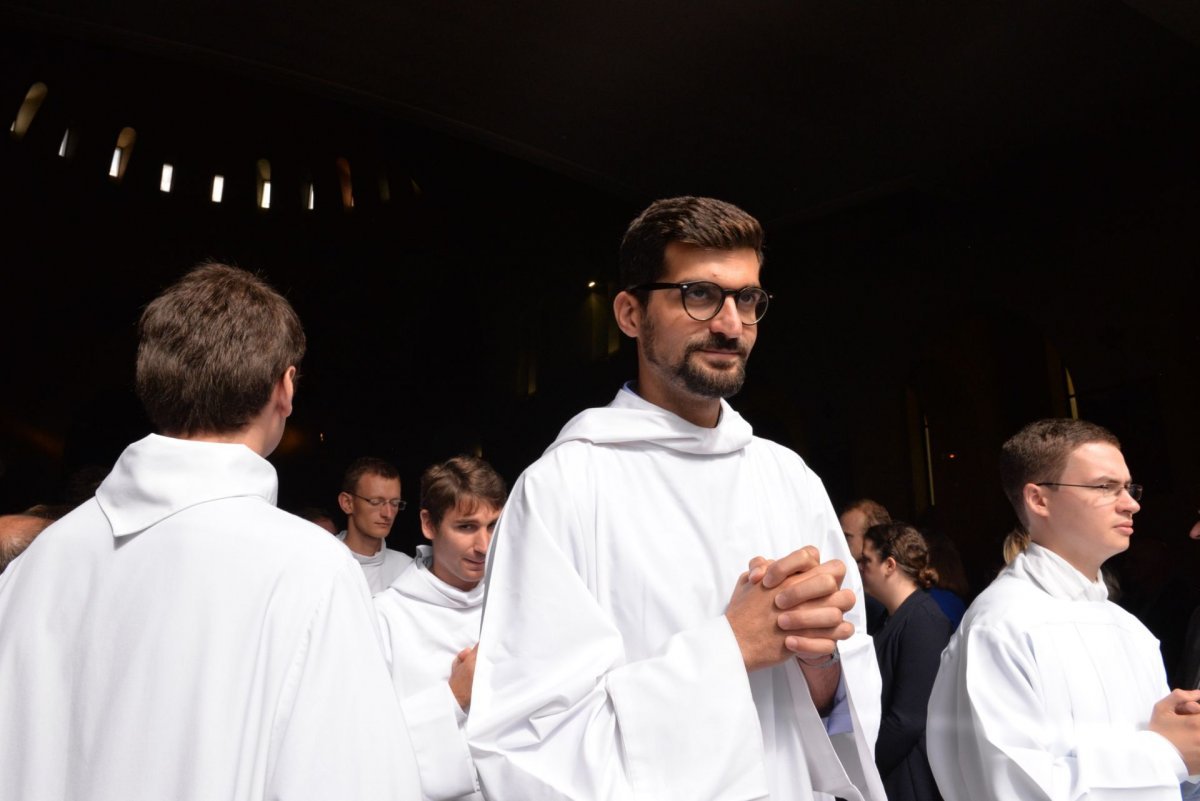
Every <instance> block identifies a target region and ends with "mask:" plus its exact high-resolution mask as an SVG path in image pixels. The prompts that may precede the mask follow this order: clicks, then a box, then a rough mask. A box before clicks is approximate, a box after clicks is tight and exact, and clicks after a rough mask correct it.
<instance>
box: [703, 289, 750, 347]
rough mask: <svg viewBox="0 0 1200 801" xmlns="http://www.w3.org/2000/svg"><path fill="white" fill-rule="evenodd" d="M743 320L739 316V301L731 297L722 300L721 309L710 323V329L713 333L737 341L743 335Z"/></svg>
mask: <svg viewBox="0 0 1200 801" xmlns="http://www.w3.org/2000/svg"><path fill="white" fill-rule="evenodd" d="M742 326H743V323H742V318H741V315H739V314H738V308H737V300H736V299H735V298H734V297H733V296H732V295H730V296H729V297H727V298H722V299H721V308H720V310H719V311H718V312H717V314H716V316H715V317H713V318H712V319H711V320H709V321H708V329H709V330H710V331H712V332H713V333H717V334H722V335H724V336H726V337H728V338H730V339H736V338H737V337H739V336H741V333H742Z"/></svg>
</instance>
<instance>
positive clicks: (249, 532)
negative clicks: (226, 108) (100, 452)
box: [0, 264, 419, 801]
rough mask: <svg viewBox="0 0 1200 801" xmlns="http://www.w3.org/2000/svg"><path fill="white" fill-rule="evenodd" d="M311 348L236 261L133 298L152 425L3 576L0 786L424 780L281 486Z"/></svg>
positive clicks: (348, 610) (337, 574)
mask: <svg viewBox="0 0 1200 801" xmlns="http://www.w3.org/2000/svg"><path fill="white" fill-rule="evenodd" d="M304 350H305V337H304V331H303V330H302V329H301V327H300V320H299V319H298V318H297V317H296V313H295V312H294V311H293V310H292V307H291V305H290V304H289V303H288V302H287V301H286V300H285V299H284V298H283V297H282V296H280V295H279V294H278V293H277V292H275V291H274V290H273V289H271V287H269V286H268V285H267V284H266V283H264V282H263V281H261V280H260V279H258V278H256V277H255V276H253V275H251V274H249V273H246V272H244V271H242V270H238V269H235V268H232V267H227V266H224V265H218V264H208V265H204V266H201V267H199V268H197V269H195V270H193V271H192V272H190V273H188V274H187V275H186V276H185V277H184V278H183V279H181V280H180V281H179V282H177V283H176V284H175V285H173V286H172V287H170V288H169V289H167V290H166V291H165V292H164V293H163V294H162V295H160V296H159V297H158V298H156V299H155V300H154V301H153V302H151V303H150V305H149V306H148V307H147V308H146V310H145V312H144V313H143V315H142V318H141V323H140V325H139V344H138V356H137V392H138V396H139V397H140V398H141V400H142V403H143V405H144V406H145V407H146V411H147V412H148V414H149V417H150V419H151V420H152V421H153V422H154V424H155V426H156V428H157V429H158V430H159V431H160V432H162V433H161V434H151V435H150V436H148V437H146V438H145V439H142V440H140V441H138V442H135V443H133V444H132V445H130V446H129V447H128V448H126V449H125V451H124V453H122V454H121V456H120V458H119V459H118V460H117V463H116V465H115V466H114V467H113V470H112V472H111V473H109V474H108V476H107V477H106V478H105V479H104V481H103V482H102V483H101V484H100V486H99V488H98V489H97V490H96V495H95V497H94V498H92V499H91V500H89V501H87V502H85V503H83V505H81V506H79V507H78V508H76V509H75V510H74V511H72V512H71V513H70V514H68V515H66V516H65V517H64V518H63V519H62V520H60V521H58V522H57V523H55V524H54V525H52V526H50V527H49V528H48V529H46V530H45V531H44V532H42V534H41V535H40V536H38V538H37V539H36V540H34V542H33V544H32V545H31V546H30V547H29V549H28V550H26V551H25V553H24V554H23V555H22V556H21V557H20V558H19V559H17V560H16V561H15V562H14V563H13V564H12V566H11V567H10V568H9V569H8V570H6V571H5V572H4V573H3V574H2V575H0V676H3V681H0V709H2V710H3V715H4V724H3V725H0V755H3V757H2V759H3V767H2V768H0V798H3V799H6V801H7V799H14V800H15V799H60V798H61V799H68V798H77V799H85V798H86V799H88V800H89V801H129V800H130V799H172V800H173V801H190V800H191V799H194V800H195V801H207V800H208V799H216V798H220V799H232V800H235V801H260V800H265V799H294V798H302V799H308V798H311V799H355V800H356V801H366V799H378V800H379V801H396V799H403V800H404V801H410V800H411V799H416V798H418V797H419V784H418V781H419V780H418V774H417V766H416V763H415V760H414V757H413V752H412V746H411V744H410V742H409V739H408V733H407V730H406V729H405V727H404V723H403V717H402V715H401V712H400V707H399V704H398V703H396V700H395V696H394V694H393V693H392V690H391V685H390V682H389V681H388V675H387V668H386V665H385V664H384V661H383V656H382V653H381V651H380V648H379V633H378V629H377V627H376V626H375V621H374V617H373V609H372V608H371V601H370V598H369V596H368V595H367V588H366V585H365V583H364V582H363V578H362V573H361V571H360V570H359V568H358V565H357V564H356V563H355V562H354V560H353V559H351V558H350V555H349V554H348V553H347V552H346V549H345V548H344V547H343V546H342V545H341V544H339V543H338V542H337V541H335V540H334V539H333V538H332V537H330V536H329V535H327V534H326V533H325V532H323V531H321V530H320V529H319V528H317V527H316V526H314V525H312V524H311V523H307V522H305V521H303V520H301V519H299V518H297V517H294V516H292V515H290V514H287V513H286V512H283V511H281V510H279V509H277V508H276V506H275V498H276V490H277V480H276V474H275V469H274V468H273V467H272V466H271V464H270V463H269V462H268V461H267V460H266V458H265V457H266V456H267V455H269V454H270V453H271V452H272V451H273V450H274V449H275V447H276V446H277V445H278V444H279V440H280V438H281V437H282V436H283V430H284V425H285V423H286V421H287V418H288V416H289V415H290V414H291V412H292V397H293V393H294V391H295V384H296V367H297V365H298V364H299V363H300V359H301V357H302V356H303V355H304Z"/></svg>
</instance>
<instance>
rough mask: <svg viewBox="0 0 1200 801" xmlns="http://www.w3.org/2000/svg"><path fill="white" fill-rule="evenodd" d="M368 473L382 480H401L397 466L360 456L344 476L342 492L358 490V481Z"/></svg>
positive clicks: (385, 461)
mask: <svg viewBox="0 0 1200 801" xmlns="http://www.w3.org/2000/svg"><path fill="white" fill-rule="evenodd" d="M368 473H370V474H371V475H373V476H380V477H381V478H395V479H399V478H400V471H399V470H397V469H396V465H394V464H392V463H391V462H389V461H387V460H386V459H378V458H376V457H374V456H360V457H358V458H357V459H355V460H354V461H353V462H351V463H350V466H349V467H347V468H346V472H345V473H343V474H342V492H349V493H353V492H354V490H356V489H358V480H359V479H360V478H362V477H363V476H365V475H367V474H368Z"/></svg>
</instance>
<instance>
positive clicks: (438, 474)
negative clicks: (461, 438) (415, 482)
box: [421, 456, 508, 525]
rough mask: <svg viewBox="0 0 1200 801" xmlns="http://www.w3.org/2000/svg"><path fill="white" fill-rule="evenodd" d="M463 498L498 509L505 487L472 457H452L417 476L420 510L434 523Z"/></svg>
mask: <svg viewBox="0 0 1200 801" xmlns="http://www.w3.org/2000/svg"><path fill="white" fill-rule="evenodd" d="M466 498H474V499H475V500H476V501H481V502H483V503H486V504H487V505H488V506H492V507H495V508H496V509H500V508H502V507H503V506H504V502H505V501H506V500H508V486H507V485H506V484H505V483H504V479H503V478H501V477H500V474H499V473H497V472H496V471H495V469H494V468H493V467H492V466H491V465H490V464H488V463H487V462H485V461H483V460H482V459H479V458H477V457H475V456H455V457H454V458H452V459H447V460H446V461H444V462H441V463H440V464H435V465H431V466H430V467H429V468H428V469H426V471H425V472H424V473H423V474H422V475H421V509H422V510H423V511H426V512H429V517H430V519H431V520H432V521H433V524H434V525H437V524H438V523H440V522H442V518H443V517H444V516H445V515H446V513H447V512H449V511H450V510H451V509H453V508H454V507H456V506H458V503H459V501H462V500H464V499H466Z"/></svg>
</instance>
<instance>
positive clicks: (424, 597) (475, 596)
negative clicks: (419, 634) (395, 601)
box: [392, 545, 484, 609]
mask: <svg viewBox="0 0 1200 801" xmlns="http://www.w3.org/2000/svg"><path fill="white" fill-rule="evenodd" d="M432 566H433V548H432V547H430V546H428V545H418V546H417V555H416V558H414V559H413V563H412V565H411V566H409V567H408V568H406V569H405V570H404V572H403V573H401V574H400V575H399V576H398V577H397V578H396V580H395V581H393V582H392V589H394V590H395V591H396V592H398V593H400V594H401V595H403V596H405V597H406V598H412V599H413V600H415V601H421V602H423V603H427V604H434V605H435V606H444V607H446V608H448V609H469V608H471V607H473V606H479V605H480V604H482V603H483V594H484V586H483V584H484V583H483V582H482V581H481V582H479V583H478V584H476V585H475V586H474V587H473V588H471V589H469V590H460V589H459V588H458V587H451V586H450V585H449V584H447V583H446V582H444V581H442V580H441V579H440V578H438V577H437V576H435V575H434V574H433V571H432V570H431V569H430V568H432Z"/></svg>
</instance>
